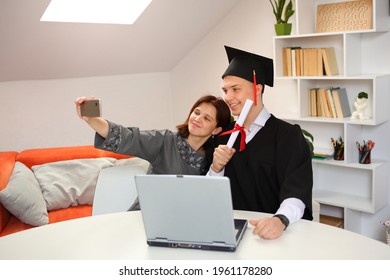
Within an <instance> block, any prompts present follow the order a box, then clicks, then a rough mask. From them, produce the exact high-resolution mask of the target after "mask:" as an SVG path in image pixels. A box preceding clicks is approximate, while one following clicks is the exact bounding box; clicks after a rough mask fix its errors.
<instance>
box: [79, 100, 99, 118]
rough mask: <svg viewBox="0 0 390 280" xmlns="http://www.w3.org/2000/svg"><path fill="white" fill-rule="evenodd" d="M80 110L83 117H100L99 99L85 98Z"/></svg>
mask: <svg viewBox="0 0 390 280" xmlns="http://www.w3.org/2000/svg"><path fill="white" fill-rule="evenodd" d="M80 110H81V116H83V117H101V115H102V110H101V101H100V99H95V100H85V101H84V102H83V103H81V105H80Z"/></svg>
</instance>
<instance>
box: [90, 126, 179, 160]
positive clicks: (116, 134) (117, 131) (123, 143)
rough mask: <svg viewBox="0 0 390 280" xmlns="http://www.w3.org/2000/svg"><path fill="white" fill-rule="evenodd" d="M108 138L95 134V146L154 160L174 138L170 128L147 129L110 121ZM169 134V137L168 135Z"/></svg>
mask: <svg viewBox="0 0 390 280" xmlns="http://www.w3.org/2000/svg"><path fill="white" fill-rule="evenodd" d="M108 124H109V129H108V135H107V138H103V137H101V136H100V135H99V134H96V135H95V143H94V145H95V147H96V148H99V149H103V150H107V151H111V152H115V153H118V154H125V155H131V156H137V157H140V158H143V159H145V160H148V161H150V162H153V161H154V160H155V158H156V157H157V156H158V154H159V153H160V152H161V150H162V149H163V148H164V142H165V141H166V140H167V139H172V135H169V134H172V132H171V131H169V130H145V131H140V129H139V128H137V127H129V128H127V127H124V126H122V125H118V124H115V123H112V122H108ZM167 136H168V137H167Z"/></svg>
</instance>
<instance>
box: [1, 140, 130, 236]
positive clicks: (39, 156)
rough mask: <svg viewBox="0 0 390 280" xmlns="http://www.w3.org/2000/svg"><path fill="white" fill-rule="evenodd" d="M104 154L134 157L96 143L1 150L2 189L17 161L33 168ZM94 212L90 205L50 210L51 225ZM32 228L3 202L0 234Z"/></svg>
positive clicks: (110, 156)
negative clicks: (17, 150) (108, 149)
mask: <svg viewBox="0 0 390 280" xmlns="http://www.w3.org/2000/svg"><path fill="white" fill-rule="evenodd" d="M101 157H109V158H115V159H117V160H120V159H126V158H131V156H127V155H121V154H115V153H112V152H107V151H103V150H99V149H95V148H94V147H93V146H71V147H54V148H38V149H29V150H24V151H21V152H15V151H9V152H0V191H2V190H3V189H5V188H6V187H7V184H8V180H9V178H10V176H11V175H12V172H13V169H14V166H15V162H16V161H19V162H21V163H23V164H24V165H25V166H27V167H28V168H30V169H31V167H32V166H34V165H41V164H45V163H51V162H58V161H64V160H73V159H91V158H101ZM91 215H92V205H89V204H87V205H77V206H71V207H68V208H65V209H56V210H51V211H48V218H49V224H51V223H56V222H60V221H65V220H70V219H75V218H81V217H86V216H91ZM32 227H34V226H32V225H29V224H25V223H23V222H22V221H20V220H19V219H18V218H16V217H15V216H13V215H12V214H11V213H10V212H9V211H7V209H5V207H4V206H3V205H2V204H1V203H0V237H1V236H5V235H8V234H11V233H15V232H18V231H22V230H26V229H29V228H32Z"/></svg>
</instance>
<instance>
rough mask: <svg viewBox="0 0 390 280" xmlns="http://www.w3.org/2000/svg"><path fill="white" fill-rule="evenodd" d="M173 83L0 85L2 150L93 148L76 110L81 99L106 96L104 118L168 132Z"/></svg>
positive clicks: (152, 77)
mask: <svg viewBox="0 0 390 280" xmlns="http://www.w3.org/2000/svg"><path fill="white" fill-rule="evenodd" d="M170 85H171V82H170V74H169V73H151V74H142V75H124V76H112V77H93V78H84V79H64V80H44V81H20V82H5V83H0V100H1V101H0V108H1V109H0V127H1V136H2V137H1V141H0V151H9V150H15V151H21V150H23V149H28V148H39V147H55V146H72V145H88V144H92V143H93V137H94V133H93V131H92V130H91V129H90V128H89V126H87V125H86V124H85V123H84V121H82V120H80V119H79V118H78V117H77V114H76V111H75V105H74V100H75V99H76V98H77V97H79V96H96V97H99V98H101V99H102V111H103V117H105V118H107V119H109V120H112V121H114V122H118V123H121V124H123V125H126V126H140V127H143V128H145V129H147V128H165V127H166V126H167V125H169V124H170V122H171V119H170V118H171V116H170V111H171V86H170Z"/></svg>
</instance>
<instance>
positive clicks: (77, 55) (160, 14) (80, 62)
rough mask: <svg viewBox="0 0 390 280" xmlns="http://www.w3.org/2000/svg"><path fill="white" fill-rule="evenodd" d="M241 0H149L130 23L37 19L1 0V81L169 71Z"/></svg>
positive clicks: (35, 10)
mask: <svg viewBox="0 0 390 280" xmlns="http://www.w3.org/2000/svg"><path fill="white" fill-rule="evenodd" d="M238 1H239V0H153V1H152V3H151V4H150V5H149V7H148V8H147V9H146V11H145V12H144V14H143V15H141V17H140V18H139V19H138V20H137V21H136V23H135V24H134V25H108V24H85V23H84V24H83V23H52V22H40V21H39V20H40V18H41V16H42V14H43V12H44V11H45V9H46V7H47V5H48V4H49V2H50V0H0V82H4V81H16V80H32V79H61V78H75V77H89V76H106V75H121V74H132V73H146V72H166V71H170V70H171V69H172V68H173V67H174V66H175V65H176V64H177V63H178V62H179V61H180V60H181V59H182V58H183V57H184V56H185V54H186V53H188V52H189V51H190V50H191V49H192V48H193V47H194V46H195V45H196V44H197V43H198V42H199V41H200V40H201V39H202V38H203V37H204V36H205V35H206V34H207V33H208V32H209V31H210V30H211V29H212V28H213V27H214V26H215V25H216V24H217V23H218V22H219V21H220V20H221V19H222V18H223V17H224V16H225V15H227V13H228V12H229V11H230V10H231V9H232V8H233V6H234V5H235V4H236V3H237V2H238Z"/></svg>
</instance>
